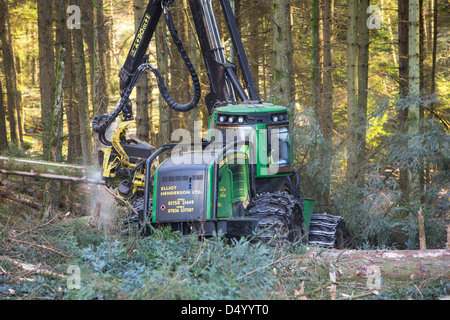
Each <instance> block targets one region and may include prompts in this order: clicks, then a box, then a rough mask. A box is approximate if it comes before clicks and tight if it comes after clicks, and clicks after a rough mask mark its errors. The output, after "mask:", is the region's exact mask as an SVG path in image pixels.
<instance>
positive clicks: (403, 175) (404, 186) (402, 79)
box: [398, 0, 409, 202]
mask: <svg viewBox="0 0 450 320" xmlns="http://www.w3.org/2000/svg"><path fill="white" fill-rule="evenodd" d="M408 6H409V5H408V1H403V0H399V1H398V58H399V59H398V61H399V68H398V75H399V96H400V99H404V98H406V96H407V95H408V15H409V11H408ZM401 107H402V108H400V110H399V127H400V132H401V133H403V134H405V133H406V130H407V126H406V119H407V118H408V109H407V108H406V107H404V106H401ZM399 186H400V190H401V191H402V199H403V201H404V202H405V201H406V199H407V197H408V196H407V193H408V191H407V190H408V171H407V170H406V169H404V168H400V174H399Z"/></svg>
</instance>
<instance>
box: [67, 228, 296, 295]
mask: <svg viewBox="0 0 450 320" xmlns="http://www.w3.org/2000/svg"><path fill="white" fill-rule="evenodd" d="M280 254H281V251H280V252H276V251H274V249H273V248H269V247H267V246H266V245H264V244H263V243H251V242H250V241H248V240H245V239H241V240H232V242H231V243H229V240H227V239H226V238H224V237H223V236H220V235H216V236H215V237H213V238H210V239H206V240H202V241H199V240H198V239H197V237H196V236H194V235H191V236H182V235H181V234H179V233H178V232H171V231H170V230H168V229H164V230H156V231H155V234H153V235H152V236H150V237H146V238H139V239H134V240H133V241H132V242H131V243H128V244H127V242H123V241H119V240H115V241H105V242H103V243H101V244H100V245H99V246H89V247H87V248H85V249H84V250H83V252H82V254H81V258H80V260H79V261H78V263H79V264H80V265H83V267H82V271H81V273H82V275H83V277H82V284H81V289H80V290H77V291H72V292H70V294H69V296H68V298H70V299H125V298H126V299H201V300H205V299H214V300H217V299H274V298H279V293H277V291H278V290H277V286H278V285H279V281H278V278H277V274H276V272H274V271H273V269H274V268H275V269H276V268H280V266H281V267H283V266H282V265H280V264H279V263H276V264H274V263H273V262H274V259H275V260H276V258H277V256H278V257H279V255H280ZM75 263H76V262H75ZM281 269H283V268H281ZM281 273H283V271H281ZM298 281H299V280H297V281H292V284H291V285H292V286H295V285H298ZM292 290H293V289H292ZM292 290H291V291H292Z"/></svg>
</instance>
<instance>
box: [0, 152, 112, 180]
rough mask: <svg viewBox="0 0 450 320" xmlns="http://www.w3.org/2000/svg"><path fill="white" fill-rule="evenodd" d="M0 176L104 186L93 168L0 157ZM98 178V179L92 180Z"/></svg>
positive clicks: (96, 170)
mask: <svg viewBox="0 0 450 320" xmlns="http://www.w3.org/2000/svg"><path fill="white" fill-rule="evenodd" d="M0 174H6V175H19V176H25V177H32V178H36V179H38V178H42V179H50V180H63V181H71V182H79V183H92V184H104V182H103V181H102V179H101V175H100V174H99V172H98V169H97V168H95V167H88V166H79V165H73V164H63V163H57V162H49V161H36V160H29V159H20V158H10V157H3V156H0ZM92 177H98V178H92Z"/></svg>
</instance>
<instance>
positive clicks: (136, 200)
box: [121, 195, 152, 235]
mask: <svg viewBox="0 0 450 320" xmlns="http://www.w3.org/2000/svg"><path fill="white" fill-rule="evenodd" d="M144 201H145V200H144V196H143V195H136V196H134V197H133V200H132V201H131V203H130V204H131V206H132V207H133V210H131V209H130V210H129V212H128V215H127V217H126V218H125V219H124V220H123V222H122V226H121V232H122V233H124V234H141V235H145V234H147V233H148V230H147V228H144V225H143V223H142V222H141V221H139V215H144ZM149 206H150V207H151V206H152V199H150V203H149ZM136 213H137V214H136Z"/></svg>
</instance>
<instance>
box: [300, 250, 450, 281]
mask: <svg viewBox="0 0 450 320" xmlns="http://www.w3.org/2000/svg"><path fill="white" fill-rule="evenodd" d="M306 258H307V259H313V260H315V259H317V262H322V263H327V264H328V265H329V264H330V263H333V264H334V265H335V267H336V269H337V270H339V272H338V274H339V277H338V278H339V279H338V282H339V281H343V280H345V279H347V280H351V281H353V280H358V279H359V280H362V281H366V280H367V279H368V276H369V272H370V270H373V268H379V269H378V270H379V272H380V275H381V278H382V279H384V280H395V281H402V280H405V281H410V280H413V279H424V278H430V277H441V276H442V277H445V278H446V279H448V280H450V250H446V249H433V250H335V249H327V250H324V249H320V248H313V247H311V248H308V251H307V253H306Z"/></svg>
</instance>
